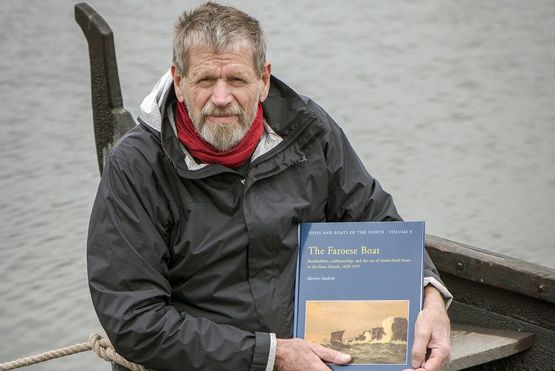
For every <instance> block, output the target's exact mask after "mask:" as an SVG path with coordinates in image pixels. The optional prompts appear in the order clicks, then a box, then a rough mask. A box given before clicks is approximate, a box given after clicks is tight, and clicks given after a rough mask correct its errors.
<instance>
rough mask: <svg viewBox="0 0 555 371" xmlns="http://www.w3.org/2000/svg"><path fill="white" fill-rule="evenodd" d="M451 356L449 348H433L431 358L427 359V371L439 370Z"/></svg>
mask: <svg viewBox="0 0 555 371" xmlns="http://www.w3.org/2000/svg"><path fill="white" fill-rule="evenodd" d="M450 356H451V352H450V351H449V348H436V349H432V352H431V353H430V358H428V360H426V364H425V367H426V370H427V371H439V369H440V368H441V366H443V365H444V364H445V363H447V361H449V358H450Z"/></svg>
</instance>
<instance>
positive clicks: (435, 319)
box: [405, 285, 451, 371]
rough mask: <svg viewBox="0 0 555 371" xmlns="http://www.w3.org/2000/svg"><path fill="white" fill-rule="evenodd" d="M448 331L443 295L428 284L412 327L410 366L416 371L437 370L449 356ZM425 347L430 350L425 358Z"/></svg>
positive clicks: (449, 329) (449, 330) (448, 325)
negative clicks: (422, 302) (412, 338)
mask: <svg viewBox="0 0 555 371" xmlns="http://www.w3.org/2000/svg"><path fill="white" fill-rule="evenodd" d="M450 332H451V327H450V324H449V317H447V311H446V310H445V304H444V301H443V296H442V295H441V293H440V292H439V291H438V290H437V289H436V288H435V287H433V286H432V285H428V286H426V287H425V288H424V306H423V309H422V311H420V313H419V314H418V318H417V319H416V325H415V329H414V344H413V346H412V367H414V369H415V370H417V371H439V369H440V367H441V366H442V365H444V364H445V363H447V362H448V361H449V359H450V358H451V346H450V341H449V334H450ZM426 349H429V350H430V353H429V358H428V359H427V360H426ZM407 370H408V369H407ZM407 370H405V371H407Z"/></svg>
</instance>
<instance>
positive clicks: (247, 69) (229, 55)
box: [187, 46, 256, 74]
mask: <svg viewBox="0 0 555 371" xmlns="http://www.w3.org/2000/svg"><path fill="white" fill-rule="evenodd" d="M188 62H189V63H188V68H187V70H188V72H189V74H199V73H203V72H208V71H211V70H220V69H222V68H225V69H227V70H234V71H237V72H242V73H252V74H255V73H256V70H255V68H254V59H253V53H252V48H251V47H249V46H242V47H238V48H233V49H231V48H228V49H226V50H223V51H217V50H215V49H214V48H209V47H195V48H191V49H190V51H189V60H188Z"/></svg>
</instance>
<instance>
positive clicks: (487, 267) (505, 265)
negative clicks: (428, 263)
mask: <svg viewBox="0 0 555 371" xmlns="http://www.w3.org/2000/svg"><path fill="white" fill-rule="evenodd" d="M426 250H427V251H428V253H429V254H430V256H431V258H432V260H433V261H434V264H435V266H436V267H437V269H438V270H439V271H440V272H447V273H450V274H453V275H455V276H458V277H461V278H464V279H467V280H471V281H474V282H478V283H481V284H486V285H489V286H492V287H496V288H500V289H503V290H507V291H511V292H516V293H519V294H523V295H526V296H530V297H533V298H536V299H539V300H543V301H547V302H550V303H555V269H553V268H549V267H544V266H541V265H537V264H533V263H529V262H526V261H523V260H520V259H516V258H512V257H509V256H505V255H502V254H496V253H493V252H491V251H486V250H482V249H479V248H477V247H473V246H468V245H464V244H461V243H457V242H454V241H449V240H446V239H443V238H439V237H435V236H431V235H426Z"/></svg>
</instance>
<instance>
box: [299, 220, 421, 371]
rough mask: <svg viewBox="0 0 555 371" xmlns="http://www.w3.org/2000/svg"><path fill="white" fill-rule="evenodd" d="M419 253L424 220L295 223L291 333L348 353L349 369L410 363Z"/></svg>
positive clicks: (417, 299) (418, 301)
mask: <svg viewBox="0 0 555 371" xmlns="http://www.w3.org/2000/svg"><path fill="white" fill-rule="evenodd" d="M423 257H424V223H423V222H349V223H303V224H300V225H299V257H298V260H297V277H296V287H295V290H296V293H295V313H294V328H293V333H294V336H295V337H299V338H304V339H306V340H308V341H311V342H315V343H319V344H322V345H324V346H326V347H329V348H332V349H336V350H339V351H341V352H344V353H348V354H351V356H352V357H353V362H352V363H351V364H349V365H348V366H347V367H348V369H349V370H353V371H355V370H374V371H377V370H384V371H385V370H402V369H404V368H405V367H408V368H410V367H411V350H412V343H413V337H414V324H415V322H416V317H417V315H418V313H419V311H420V308H421V305H422V279H423V278H422V274H423V273H422V272H423ZM329 366H330V367H331V368H332V369H333V370H339V369H344V367H345V366H335V365H329Z"/></svg>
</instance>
